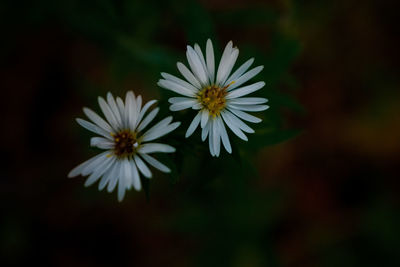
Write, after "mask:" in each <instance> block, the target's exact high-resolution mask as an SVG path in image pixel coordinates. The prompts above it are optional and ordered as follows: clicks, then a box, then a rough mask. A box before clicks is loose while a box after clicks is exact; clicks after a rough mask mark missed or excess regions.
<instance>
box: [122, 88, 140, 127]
mask: <svg viewBox="0 0 400 267" xmlns="http://www.w3.org/2000/svg"><path fill="white" fill-rule="evenodd" d="M137 104H138V103H137V102H136V97H135V95H134V93H133V92H132V91H129V92H127V93H126V98H125V117H126V118H128V125H127V126H128V127H129V129H132V130H133V129H135V126H136V120H137V118H138V116H139V114H138V106H137Z"/></svg>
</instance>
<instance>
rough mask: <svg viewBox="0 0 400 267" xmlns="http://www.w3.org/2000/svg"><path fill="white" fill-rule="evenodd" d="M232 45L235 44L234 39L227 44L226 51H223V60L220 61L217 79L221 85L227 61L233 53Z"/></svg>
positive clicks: (217, 82)
mask: <svg viewBox="0 0 400 267" xmlns="http://www.w3.org/2000/svg"><path fill="white" fill-rule="evenodd" d="M232 45H233V43H232V41H229V43H228V44H227V45H226V46H225V49H224V52H223V53H222V56H221V61H220V62H219V66H218V71H217V80H216V84H217V85H220V83H221V80H222V79H221V78H222V76H224V75H225V73H226V66H227V62H228V60H229V58H230V56H231V54H232Z"/></svg>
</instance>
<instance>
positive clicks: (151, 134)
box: [142, 122, 181, 142]
mask: <svg viewBox="0 0 400 267" xmlns="http://www.w3.org/2000/svg"><path fill="white" fill-rule="evenodd" d="M179 125H181V123H180V122H174V123H171V124H170V125H167V126H165V127H161V128H159V129H157V130H154V131H152V132H149V133H148V134H145V135H144V136H143V139H142V140H143V142H149V141H152V140H154V139H157V138H160V137H162V136H164V135H166V134H169V133H170V132H172V131H173V130H175V129H176V128H178V127H179ZM149 131H150V130H149Z"/></svg>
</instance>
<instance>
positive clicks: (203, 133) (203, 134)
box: [201, 121, 211, 141]
mask: <svg viewBox="0 0 400 267" xmlns="http://www.w3.org/2000/svg"><path fill="white" fill-rule="evenodd" d="M210 127H211V123H210V121H208V123H207V124H206V126H204V128H203V129H202V131H201V140H202V141H204V140H206V138H207V136H208V133H209V132H210Z"/></svg>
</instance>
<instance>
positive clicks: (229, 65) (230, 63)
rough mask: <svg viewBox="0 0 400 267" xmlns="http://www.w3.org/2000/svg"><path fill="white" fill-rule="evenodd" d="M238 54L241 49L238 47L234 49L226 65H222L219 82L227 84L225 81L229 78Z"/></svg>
mask: <svg viewBox="0 0 400 267" xmlns="http://www.w3.org/2000/svg"><path fill="white" fill-rule="evenodd" d="M238 56H239V49H237V48H234V49H232V53H231V55H230V56H229V57H228V59H227V60H226V63H225V65H223V66H221V67H222V70H221V74H220V75H221V76H220V77H219V80H218V78H217V83H218V84H220V85H223V84H225V81H226V79H227V78H228V76H229V74H230V73H231V71H232V68H233V66H234V65H235V62H236V60H237V58H238Z"/></svg>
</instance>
